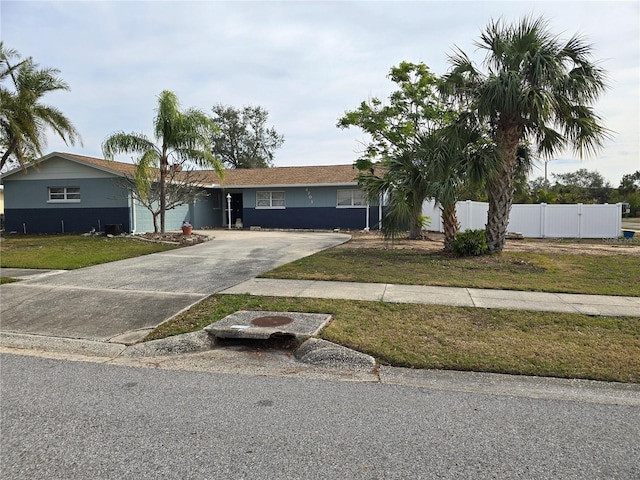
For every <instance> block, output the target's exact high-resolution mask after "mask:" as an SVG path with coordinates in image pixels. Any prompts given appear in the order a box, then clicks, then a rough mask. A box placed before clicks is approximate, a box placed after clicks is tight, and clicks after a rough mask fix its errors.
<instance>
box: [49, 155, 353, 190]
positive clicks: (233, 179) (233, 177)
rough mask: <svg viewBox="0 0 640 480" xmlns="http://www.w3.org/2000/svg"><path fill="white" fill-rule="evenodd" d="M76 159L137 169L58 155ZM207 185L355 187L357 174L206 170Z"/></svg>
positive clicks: (324, 169) (343, 169)
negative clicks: (221, 177) (221, 179)
mask: <svg viewBox="0 0 640 480" xmlns="http://www.w3.org/2000/svg"><path fill="white" fill-rule="evenodd" d="M58 155H60V156H63V157H68V158H73V159H76V160H79V161H80V162H83V163H88V164H92V165H95V166H97V167H99V168H101V169H106V170H111V171H113V172H116V173H120V174H124V175H133V173H134V169H135V166H134V165H132V164H130V163H123V162H116V161H109V160H104V159H101V158H94V157H87V156H84V155H75V154H71V153H63V154H58ZM203 172H206V182H207V183H209V184H210V185H212V186H213V185H216V186H217V185H220V184H221V183H222V186H224V187H236V188H238V187H251V186H293V185H340V184H351V185H355V184H356V181H355V177H356V175H357V173H358V171H357V170H356V169H355V167H354V166H353V165H316V166H308V167H273V168H255V169H239V170H225V173H224V180H223V181H222V182H221V181H220V177H219V176H218V175H217V174H216V173H215V172H214V171H213V170H205V171H203Z"/></svg>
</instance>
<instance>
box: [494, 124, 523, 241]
mask: <svg viewBox="0 0 640 480" xmlns="http://www.w3.org/2000/svg"><path fill="white" fill-rule="evenodd" d="M521 137H522V130H521V128H518V127H511V128H498V131H497V132H496V144H497V148H496V154H497V156H498V163H499V171H498V172H496V174H495V175H494V176H493V178H492V179H491V180H490V181H489V183H488V184H487V195H488V197H489V211H488V213H487V227H486V235H487V247H488V249H489V253H500V252H502V249H503V248H504V244H505V241H506V238H507V226H508V224H509V213H510V212H511V205H512V204H513V194H514V192H515V186H514V183H515V178H516V173H517V165H518V164H517V161H516V157H517V152H518V143H519V142H520V139H521Z"/></svg>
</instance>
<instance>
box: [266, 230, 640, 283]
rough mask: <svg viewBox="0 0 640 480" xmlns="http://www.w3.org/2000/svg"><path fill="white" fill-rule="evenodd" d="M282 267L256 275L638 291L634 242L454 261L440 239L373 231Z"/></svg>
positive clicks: (529, 246) (639, 257) (536, 247)
mask: <svg viewBox="0 0 640 480" xmlns="http://www.w3.org/2000/svg"><path fill="white" fill-rule="evenodd" d="M371 235H372V236H363V235H358V236H356V237H355V238H354V239H353V240H351V241H350V242H348V243H346V244H344V245H340V246H338V247H335V248H332V249H329V250H325V251H323V252H319V253H317V254H315V255H312V256H310V257H306V258H302V259H299V260H297V261H295V262H292V263H289V264H287V265H283V266H282V267H279V268H277V269H275V270H272V271H271V272H268V273H266V274H264V275H262V276H263V277H267V278H287V279H304V280H334V281H350V282H365V283H367V282H371V283H399V284H409V285H434V286H449V287H468V288H497V289H507V290H524V291H540V292H563V293H583V294H594V295H624V296H640V282H638V281H637V276H638V271H640V245H632V244H625V243H623V242H622V243H620V244H617V243H616V244H606V243H604V244H603V243H602V242H601V243H594V242H585V243H573V244H569V243H568V242H566V241H556V242H541V241H531V242H520V243H511V244H508V246H509V248H507V249H506V250H505V251H504V252H503V253H502V254H499V255H486V256H481V257H467V258H455V257H451V256H447V255H444V254H443V253H442V251H441V250H442V243H441V242H440V241H402V242H397V243H395V244H390V243H386V242H384V241H382V240H381V239H380V238H379V237H378V236H377V235H375V234H371Z"/></svg>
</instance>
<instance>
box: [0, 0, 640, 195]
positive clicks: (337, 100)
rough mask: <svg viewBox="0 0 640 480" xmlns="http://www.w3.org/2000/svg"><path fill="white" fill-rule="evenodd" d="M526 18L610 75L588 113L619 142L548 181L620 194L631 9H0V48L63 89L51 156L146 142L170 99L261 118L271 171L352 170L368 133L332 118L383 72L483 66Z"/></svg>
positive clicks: (627, 168) (636, 33)
mask: <svg viewBox="0 0 640 480" xmlns="http://www.w3.org/2000/svg"><path fill="white" fill-rule="evenodd" d="M527 14H533V15H535V16H544V17H546V18H547V19H548V20H549V21H550V24H551V28H552V30H553V31H554V32H555V33H558V34H560V35H561V36H562V37H563V38H568V37H570V36H571V35H573V34H574V33H580V34H582V35H584V36H586V37H587V39H588V40H589V41H590V42H591V43H592V44H593V45H594V47H595V58H596V59H597V60H599V61H601V66H602V67H603V68H605V69H606V70H607V71H608V72H609V76H610V84H611V87H610V89H609V91H608V92H607V93H606V94H605V95H604V96H603V98H602V99H601V100H600V101H599V103H598V104H597V105H596V109H597V113H599V115H600V116H602V117H603V119H604V122H605V124H606V126H607V127H608V128H609V129H611V130H613V131H614V132H615V135H614V137H613V138H612V140H611V141H608V142H607V144H606V147H605V148H604V149H603V150H602V151H601V152H600V153H599V154H598V156H597V157H595V158H587V159H583V160H582V161H581V160H579V159H577V158H576V157H575V156H574V155H573V154H572V153H571V152H565V153H562V154H561V155H559V156H558V158H557V159H554V160H553V161H551V162H549V164H548V168H549V173H550V174H551V173H563V172H570V171H575V170H577V169H578V168H587V169H589V170H597V171H599V172H600V173H601V174H602V175H604V176H605V178H606V179H607V180H609V181H610V182H612V183H613V185H614V186H617V185H618V183H619V181H620V179H621V177H622V175H624V174H626V173H632V172H634V171H635V170H639V169H640V156H639V150H640V148H639V147H640V138H639V131H640V95H639V92H640V3H639V2H638V1H606V2H605V1H603V2H598V1H581V2H574V1H554V2H530V1H500V2H486V1H483V2H480V1H478V2H463V1H443V2H440V1H410V2H403V1H367V2H365V1H356V2H343V1H333V2H330V1H317V2H315V1H296V2H286V1H284V2H283V1H281V2H272V1H259V2H244V1H227V2H222V1H201V2H178V1H175V2H169V1H146V2H140V1H136V2H134V1H83V2H80V1H45V2H38V1H8V0H2V2H0V38H1V39H2V40H3V41H4V44H5V47H8V48H14V49H16V50H18V51H19V52H20V53H21V54H22V55H23V56H32V57H33V58H34V60H35V61H36V62H37V63H39V64H40V65H41V66H43V67H44V66H46V67H55V68H58V69H59V70H60V71H61V76H62V78H64V79H65V80H66V81H67V82H68V84H69V85H70V87H71V91H70V92H60V93H56V94H53V95H50V96H48V97H46V100H47V101H48V103H50V104H52V105H55V106H57V107H59V108H60V109H61V110H62V111H63V112H64V113H65V114H66V115H67V116H68V117H69V118H70V119H71V120H72V121H73V122H74V124H75V125H76V127H77V128H78V130H79V131H80V133H81V135H82V138H83V143H84V146H76V147H67V146H66V145H64V143H63V142H62V141H60V140H58V139H57V138H56V137H54V136H53V135H50V136H49V143H48V150H47V151H69V152H74V153H80V154H85V155H90V156H97V157H100V156H102V154H101V149H100V146H101V143H102V141H103V140H104V138H105V137H106V136H108V135H109V134H110V133H112V132H114V131H116V130H124V131H126V132H131V131H136V132H144V133H146V134H151V125H152V120H153V116H154V108H155V105H156V100H157V95H158V94H159V93H160V92H161V91H162V90H165V89H167V90H172V91H174V92H175V93H176V94H177V95H178V98H179V99H180V101H181V104H182V106H183V107H198V108H200V109H202V110H205V111H209V112H210V110H211V107H212V106H213V105H214V104H217V103H222V104H226V105H232V106H234V107H241V106H243V105H259V106H262V107H264V108H265V109H267V110H268V112H269V113H270V117H269V124H270V125H271V126H274V127H275V128H276V129H277V130H278V131H279V132H280V133H282V134H284V136H285V143H284V145H283V147H282V148H281V149H279V150H278V151H277V152H276V158H275V164H276V166H289V165H326V164H350V163H352V162H353V161H354V160H355V159H356V158H357V156H358V152H359V150H360V146H359V145H360V143H359V142H361V141H362V140H363V139H364V137H363V135H362V133H361V132H360V131H359V130H358V129H349V130H339V129H337V128H336V126H335V125H336V121H337V119H338V118H339V117H340V116H341V115H342V114H343V113H344V112H345V111H346V110H349V109H353V108H356V107H357V105H358V104H359V103H360V102H361V101H362V100H366V99H368V98H370V97H374V96H375V97H379V98H386V97H387V96H388V94H389V93H390V92H391V91H392V89H393V84H392V83H391V82H390V81H389V80H388V79H387V78H386V76H387V74H388V72H389V69H390V68H391V67H392V66H394V65H397V64H399V63H400V62H401V61H403V60H405V61H410V62H424V63H425V64H427V65H428V66H429V68H430V69H431V70H432V71H433V72H434V73H436V74H438V75H440V74H444V73H445V72H446V71H447V68H448V65H447V56H448V55H449V54H451V53H452V49H453V47H454V46H457V47H460V48H461V49H463V50H464V51H466V52H467V53H468V54H470V55H471V56H472V57H473V58H475V59H476V60H478V61H481V60H482V57H481V56H480V52H477V51H476V49H475V47H474V46H473V41H474V40H475V39H477V38H478V36H479V34H480V32H481V30H482V29H483V28H484V27H485V26H486V25H487V23H488V22H489V21H490V20H491V19H492V18H493V19H497V18H500V17H502V18H504V19H505V20H508V21H511V20H517V19H519V18H520V17H522V16H524V15H527ZM119 160H122V161H128V159H127V158H126V157H121V158H119ZM542 172H543V168H542V167H540V168H538V169H537V170H535V171H534V174H533V176H540V175H542ZM550 178H551V175H550Z"/></svg>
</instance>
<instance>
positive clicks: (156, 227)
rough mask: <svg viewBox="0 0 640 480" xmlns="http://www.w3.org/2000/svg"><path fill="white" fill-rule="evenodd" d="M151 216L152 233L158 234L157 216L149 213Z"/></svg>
mask: <svg viewBox="0 0 640 480" xmlns="http://www.w3.org/2000/svg"><path fill="white" fill-rule="evenodd" d="M151 216H152V217H153V233H158V232H159V231H160V230H159V229H158V214H157V213H153V212H151Z"/></svg>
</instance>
